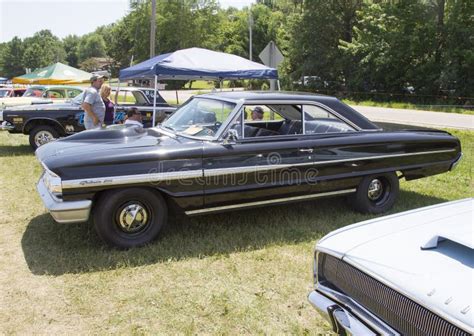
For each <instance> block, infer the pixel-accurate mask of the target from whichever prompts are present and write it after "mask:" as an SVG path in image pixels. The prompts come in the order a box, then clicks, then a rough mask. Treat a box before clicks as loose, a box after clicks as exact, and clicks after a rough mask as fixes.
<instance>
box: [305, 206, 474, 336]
mask: <svg viewBox="0 0 474 336" xmlns="http://www.w3.org/2000/svg"><path fill="white" fill-rule="evenodd" d="M473 208H474V198H470V199H464V200H459V201H454V202H448V203H443V204H438V205H433V206H429V207H425V208H420V209H416V210H411V211H407V212H403V213H399V214H395V215H391V216H386V217H380V218H376V219H373V220H369V221H365V222H361V223H357V224H353V225H350V226H347V227H344V228H341V229H339V230H336V231H333V232H331V233H329V234H328V235H326V236H325V237H324V238H322V239H321V240H320V241H319V242H318V244H317V245H316V250H315V255H314V258H315V260H314V283H315V289H314V291H312V292H311V293H310V294H309V297H308V299H309V302H310V303H311V304H312V306H313V307H314V308H316V310H318V311H319V313H321V314H322V315H323V316H324V317H326V318H327V319H328V320H329V321H330V323H331V324H332V326H333V329H334V331H335V332H337V333H339V334H341V335H345V334H350V335H364V336H365V335H378V334H382V335H427V336H428V335H472V334H474V324H473V322H474V229H473V227H474V223H473Z"/></svg>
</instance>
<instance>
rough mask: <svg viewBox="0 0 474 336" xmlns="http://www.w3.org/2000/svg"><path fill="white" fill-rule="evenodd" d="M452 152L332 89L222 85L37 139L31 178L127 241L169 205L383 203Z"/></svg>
mask: <svg viewBox="0 0 474 336" xmlns="http://www.w3.org/2000/svg"><path fill="white" fill-rule="evenodd" d="M255 111H257V112H258V113H254V112H255ZM461 155H462V153H461V146H460V142H459V140H458V139H457V138H456V137H454V136H451V135H450V134H449V133H447V132H444V131H437V130H431V129H423V130H421V129H419V130H417V129H411V130H409V129H407V130H393V129H390V130H387V129H384V128H380V127H379V126H377V125H375V124H373V123H372V122H370V121H369V120H367V119H366V118H365V117H363V116H362V115H360V114H359V113H358V112H356V111H354V110H353V109H352V108H350V107H349V106H347V105H345V104H343V103H342V102H340V101H339V100H338V99H336V98H333V97H327V96H319V95H311V94H295V93H282V92H273V93H272V92H228V93H216V94H206V95H200V96H195V97H194V98H192V99H190V100H189V101H187V102H186V103H185V104H184V105H182V106H181V107H180V108H179V109H178V110H177V111H176V112H175V113H174V114H172V115H171V116H170V117H169V118H168V119H167V120H166V121H165V122H164V123H163V124H161V125H160V126H157V127H153V128H148V129H144V128H141V127H134V126H125V125H123V126H118V127H115V128H111V129H102V130H92V131H86V132H81V133H78V134H75V135H72V136H70V137H68V138H64V139H60V140H58V141H55V142H52V143H49V144H46V145H45V146H42V147H40V148H39V149H38V150H37V151H36V156H37V158H38V160H39V161H41V163H42V165H43V167H44V173H43V176H42V177H41V179H40V181H39V183H38V186H37V188H38V191H39V193H40V195H41V198H42V199H43V202H44V204H45V205H46V207H47V208H48V210H49V211H50V213H51V214H52V216H53V218H54V219H55V220H56V221H57V222H61V223H69V222H85V221H87V220H88V219H89V217H92V219H93V221H94V225H95V228H96V231H97V233H98V235H99V236H100V237H101V238H102V239H103V240H104V241H105V242H107V243H108V244H110V245H113V246H117V247H122V248H128V247H133V246H138V245H143V244H146V243H148V242H150V241H151V240H153V239H154V238H155V237H156V236H157V235H158V233H159V232H160V229H161V228H162V226H163V225H164V224H165V223H166V221H167V213H168V211H169V210H173V211H181V212H184V213H185V214H187V215H199V214H204V213H210V212H219V211H225V210H234V209H241V208H249V207H256V206H263V205H269V204H276V203H282V202H294V201H302V200H309V199H315V198H318V197H325V196H336V195H347V196H349V197H350V198H351V204H352V205H353V207H354V208H355V209H356V210H358V211H361V212H369V213H381V212H384V211H386V210H388V209H389V208H390V207H392V205H393V204H394V202H395V199H396V198H397V195H398V190H399V179H400V178H405V179H406V180H413V179H418V178H422V177H425V176H429V175H434V174H439V173H443V172H447V171H449V170H451V169H453V168H454V166H455V165H456V163H457V162H458V161H459V160H460V158H461Z"/></svg>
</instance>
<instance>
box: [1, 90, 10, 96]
mask: <svg viewBox="0 0 474 336" xmlns="http://www.w3.org/2000/svg"><path fill="white" fill-rule="evenodd" d="M9 93H10V90H8V89H4V90H1V89H0V98H5V97H8V94H9Z"/></svg>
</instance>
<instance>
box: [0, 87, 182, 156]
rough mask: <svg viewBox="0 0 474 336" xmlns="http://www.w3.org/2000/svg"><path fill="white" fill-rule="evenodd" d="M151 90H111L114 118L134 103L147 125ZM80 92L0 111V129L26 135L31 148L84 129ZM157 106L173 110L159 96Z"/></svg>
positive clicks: (120, 118) (168, 111) (118, 118)
mask: <svg viewBox="0 0 474 336" xmlns="http://www.w3.org/2000/svg"><path fill="white" fill-rule="evenodd" d="M150 91H151V92H150ZM47 92H48V91H46V93H47ZM153 92H154V91H153V90H150V89H142V88H131V87H124V88H120V89H119V90H118V91H116V90H115V91H113V92H112V97H116V98H117V103H116V113H115V122H116V123H119V122H122V121H123V120H124V119H125V116H126V112H127V110H128V109H129V108H131V107H137V108H138V109H139V110H140V111H141V112H143V113H144V118H143V121H144V124H145V127H149V126H151V121H152V113H153V100H150V97H153ZM115 93H117V94H115ZM82 96H83V94H82V93H80V94H79V95H78V96H76V97H75V98H73V99H70V100H69V101H67V102H65V103H62V104H42V105H26V106H18V107H11V108H8V109H5V110H3V111H0V124H1V125H0V130H6V131H8V132H10V133H22V134H26V135H28V136H29V140H30V145H31V147H33V148H34V149H36V148H38V147H39V146H41V145H44V144H45V143H48V142H50V141H53V140H55V139H57V138H60V137H65V136H68V135H71V134H74V133H77V132H81V131H83V130H84V129H85V128H84V110H83V109H82V107H81V103H82ZM151 99H153V98H151ZM157 107H158V112H159V113H160V114H164V115H167V114H171V113H172V112H173V111H174V110H175V108H174V107H172V106H170V105H168V104H167V103H166V102H165V101H164V100H163V98H162V97H161V96H159V97H157Z"/></svg>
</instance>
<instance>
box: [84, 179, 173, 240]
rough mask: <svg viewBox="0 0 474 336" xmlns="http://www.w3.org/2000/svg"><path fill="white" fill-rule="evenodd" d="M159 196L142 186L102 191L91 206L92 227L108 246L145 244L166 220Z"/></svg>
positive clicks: (161, 199) (164, 207)
mask: <svg viewBox="0 0 474 336" xmlns="http://www.w3.org/2000/svg"><path fill="white" fill-rule="evenodd" d="M167 215H168V208H167V206H166V202H165V200H164V199H163V197H162V196H161V195H160V194H158V193H155V192H153V191H151V190H149V189H146V188H127V189H121V190H110V191H106V192H105V193H103V194H102V195H101V196H100V198H99V200H98V202H97V203H96V204H95V206H94V213H93V219H94V227H95V230H96V232H97V234H98V235H99V237H100V238H101V239H102V240H103V241H104V242H106V243H107V244H108V245H110V246H113V247H118V248H121V249H127V248H131V247H137V246H142V245H145V244H147V243H149V242H151V241H152V240H153V239H155V238H156V237H157V236H158V233H159V232H160V230H161V228H162V227H163V226H164V225H165V223H166V221H167Z"/></svg>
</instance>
